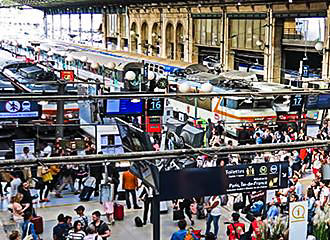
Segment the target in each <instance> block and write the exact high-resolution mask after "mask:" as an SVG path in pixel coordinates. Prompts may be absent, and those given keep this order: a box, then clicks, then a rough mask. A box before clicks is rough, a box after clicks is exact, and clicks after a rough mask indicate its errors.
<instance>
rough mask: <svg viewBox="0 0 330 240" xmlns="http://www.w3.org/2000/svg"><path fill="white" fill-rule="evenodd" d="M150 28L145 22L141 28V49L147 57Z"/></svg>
mask: <svg viewBox="0 0 330 240" xmlns="http://www.w3.org/2000/svg"><path fill="white" fill-rule="evenodd" d="M148 37H149V26H148V23H147V22H143V23H142V26H141V49H142V52H143V53H144V54H146V55H148V51H149V42H148Z"/></svg>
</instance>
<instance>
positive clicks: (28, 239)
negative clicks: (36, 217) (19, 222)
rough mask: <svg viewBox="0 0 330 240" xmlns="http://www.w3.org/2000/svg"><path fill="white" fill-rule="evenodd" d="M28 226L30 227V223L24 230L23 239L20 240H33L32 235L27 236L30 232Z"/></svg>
mask: <svg viewBox="0 0 330 240" xmlns="http://www.w3.org/2000/svg"><path fill="white" fill-rule="evenodd" d="M30 226H31V223H28V227H27V229H26V234H25V237H24V238H23V239H22V240H33V236H32V234H29V235H28V233H29V232H30Z"/></svg>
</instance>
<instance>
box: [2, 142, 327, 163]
mask: <svg viewBox="0 0 330 240" xmlns="http://www.w3.org/2000/svg"><path fill="white" fill-rule="evenodd" d="M329 144H330V141H323V140H316V141H304V142H293V143H276V144H257V145H244V146H234V147H227V146H226V147H218V148H193V149H178V150H167V151H144V152H131V153H122V154H94V155H84V156H65V157H50V158H37V159H35V160H20V161H18V160H17V159H10V160H2V161H1V162H0V168H6V167H23V166H27V165H28V166H33V165H38V161H41V162H43V163H44V164H46V165H52V164H73V163H74V164H78V163H85V164H88V163H102V162H120V161H142V160H146V159H148V160H157V159H168V158H175V157H180V156H187V155H193V154H200V153H207V154H210V155H227V154H240V153H249V152H250V153H252V152H272V151H280V150H294V149H301V148H312V147H313V148H321V147H327V146H328V145H329Z"/></svg>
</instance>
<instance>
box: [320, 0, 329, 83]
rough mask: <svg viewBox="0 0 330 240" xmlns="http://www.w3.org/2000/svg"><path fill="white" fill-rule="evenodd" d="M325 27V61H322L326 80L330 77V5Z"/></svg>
mask: <svg viewBox="0 0 330 240" xmlns="http://www.w3.org/2000/svg"><path fill="white" fill-rule="evenodd" d="M324 27H325V29H324V43H323V47H324V51H323V61H322V79H324V80H326V79H328V78H329V77H330V66H329V64H330V52H329V50H330V39H329V38H330V6H329V7H328V11H327V18H326V21H325V26H324Z"/></svg>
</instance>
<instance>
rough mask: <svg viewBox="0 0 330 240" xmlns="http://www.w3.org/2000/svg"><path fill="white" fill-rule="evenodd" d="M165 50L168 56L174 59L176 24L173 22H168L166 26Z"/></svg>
mask: <svg viewBox="0 0 330 240" xmlns="http://www.w3.org/2000/svg"><path fill="white" fill-rule="evenodd" d="M165 39H166V44H165V51H166V57H167V58H169V59H174V44H175V43H174V26H173V24H172V23H171V22H168V23H167V25H166V28H165Z"/></svg>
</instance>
